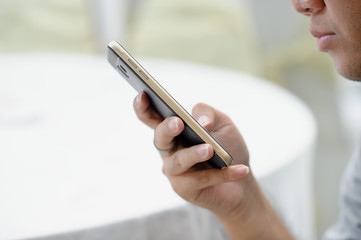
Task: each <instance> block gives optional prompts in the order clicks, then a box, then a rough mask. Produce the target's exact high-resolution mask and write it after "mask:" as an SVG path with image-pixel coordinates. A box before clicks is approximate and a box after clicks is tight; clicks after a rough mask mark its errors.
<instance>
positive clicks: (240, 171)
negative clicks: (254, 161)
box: [235, 166, 249, 176]
mask: <svg viewBox="0 0 361 240" xmlns="http://www.w3.org/2000/svg"><path fill="white" fill-rule="evenodd" d="M235 172H236V175H237V176H245V175H247V174H248V173H249V167H247V166H239V167H237V168H236V169H235Z"/></svg>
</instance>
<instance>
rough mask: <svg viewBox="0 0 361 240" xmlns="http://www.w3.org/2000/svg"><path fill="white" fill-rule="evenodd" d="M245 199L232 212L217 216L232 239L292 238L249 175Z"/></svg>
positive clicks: (284, 239)
mask: <svg viewBox="0 0 361 240" xmlns="http://www.w3.org/2000/svg"><path fill="white" fill-rule="evenodd" d="M246 181H249V182H248V183H247V186H248V187H247V189H246V192H245V194H246V195H247V196H246V197H245V201H244V202H243V204H242V206H241V207H240V208H239V209H235V210H234V211H233V213H234V214H229V215H227V216H218V217H219V219H220V221H221V222H222V224H223V226H224V227H225V229H226V231H227V233H228V236H229V237H230V239H232V240H240V239H247V240H250V239H257V240H262V239H267V240H270V239H277V240H279V239H282V240H288V239H293V237H292V236H291V234H290V233H289V231H288V230H287V228H286V227H285V226H284V224H283V223H282V221H281V219H280V218H279V217H278V215H277V213H276V212H275V211H274V209H273V208H272V206H271V205H270V204H269V202H268V201H267V199H266V198H265V196H264V195H263V193H262V191H261V189H260V187H259V186H258V184H257V181H256V180H255V179H254V177H253V176H252V175H250V176H249V179H248V180H246Z"/></svg>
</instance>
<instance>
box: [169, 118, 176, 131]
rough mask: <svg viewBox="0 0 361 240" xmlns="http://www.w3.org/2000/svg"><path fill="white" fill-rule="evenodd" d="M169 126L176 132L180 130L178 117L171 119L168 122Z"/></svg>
mask: <svg viewBox="0 0 361 240" xmlns="http://www.w3.org/2000/svg"><path fill="white" fill-rule="evenodd" d="M168 127H169V129H170V130H172V131H174V132H176V131H178V123H177V119H176V118H173V119H171V120H170V121H169V123H168Z"/></svg>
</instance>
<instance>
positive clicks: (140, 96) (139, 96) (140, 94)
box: [135, 93, 142, 104]
mask: <svg viewBox="0 0 361 240" xmlns="http://www.w3.org/2000/svg"><path fill="white" fill-rule="evenodd" d="M141 100H142V93H139V94H138V96H137V97H136V98H135V102H136V103H137V104H139V103H140V101H141Z"/></svg>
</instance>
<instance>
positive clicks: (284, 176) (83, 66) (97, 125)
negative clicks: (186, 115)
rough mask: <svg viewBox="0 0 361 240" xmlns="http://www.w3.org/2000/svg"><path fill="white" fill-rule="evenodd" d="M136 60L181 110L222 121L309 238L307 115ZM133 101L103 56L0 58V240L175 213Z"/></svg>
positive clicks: (311, 125)
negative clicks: (203, 110)
mask: <svg viewBox="0 0 361 240" xmlns="http://www.w3.org/2000/svg"><path fill="white" fill-rule="evenodd" d="M143 62H144V66H145V67H146V68H148V69H150V70H151V71H150V72H151V73H152V74H153V75H154V77H156V78H157V79H158V81H159V82H161V83H162V84H163V85H164V86H165V87H166V88H167V89H168V90H169V92H170V93H171V94H173V95H174V96H175V97H176V99H178V100H179V102H180V103H181V104H183V105H184V106H185V107H186V109H188V110H190V109H191V107H192V106H193V105H194V104H195V103H197V102H206V103H209V104H211V105H213V106H215V107H217V108H219V109H222V110H223V111H224V112H226V113H227V114H229V115H230V116H231V117H232V119H233V120H234V122H235V123H236V124H237V126H238V127H239V129H240V130H241V132H242V134H243V135H244V137H245V139H246V141H247V144H248V146H249V149H250V153H251V165H252V167H253V169H254V172H255V174H256V176H257V177H258V178H259V179H260V182H261V185H262V186H263V188H264V189H265V191H266V192H267V193H269V198H270V199H271V201H272V202H274V203H275V206H276V208H279V212H280V213H281V214H282V216H283V218H284V219H285V220H286V221H287V223H288V224H289V226H290V228H291V229H292V230H293V231H294V232H295V233H296V234H297V235H298V236H301V237H300V239H312V238H311V236H312V234H313V229H312V227H313V224H312V223H313V218H312V216H311V212H312V204H311V203H312V202H311V199H312V195H311V188H310V187H311V186H312V179H311V174H310V171H311V169H310V168H312V164H311V162H312V158H313V148H314V144H315V138H316V125H315V121H314V118H313V116H312V114H311V113H310V111H309V110H308V108H307V107H306V106H305V105H304V104H303V103H302V102H301V101H299V100H298V99H297V98H295V97H294V96H293V95H291V94H289V93H288V92H286V91H285V90H282V89H281V88H279V87H277V86H275V85H273V84H271V83H269V82H266V81H263V80H260V79H257V78H255V77H252V76H249V75H245V74H241V73H239V72H232V71H228V70H224V69H218V68H214V67H213V68H211V67H208V66H202V65H197V64H191V63H184V62H174V61H168V60H167V61H166V60H163V61H162V60H155V59H144V61H143ZM188 83H192V84H193V85H195V88H194V89H190V88H187V87H186V86H187V84H188ZM135 95H136V93H135V91H134V90H133V89H132V88H131V87H130V86H129V85H128V84H127V83H126V82H125V81H124V80H123V79H122V78H120V76H118V74H117V73H116V72H115V71H114V70H113V69H112V68H111V67H110V65H109V64H108V63H107V62H106V60H105V57H103V56H101V57H98V56H78V55H51V54H45V55H2V56H0V239H13V238H28V237H38V236H45V235H49V234H50V235H51V234H55V233H61V232H68V231H73V230H79V229H85V228H90V227H94V226H99V225H104V224H107V223H113V222H116V221H122V220H124V221H126V220H127V219H134V218H137V217H142V216H145V215H148V214H152V213H155V212H160V211H164V210H167V209H173V208H176V207H179V206H184V205H185V202H184V201H183V200H182V199H181V198H180V197H178V196H177V195H176V194H175V193H174V192H173V191H172V190H171V187H170V186H169V184H168V182H167V180H166V178H165V177H164V176H163V174H162V173H161V160H160V158H159V156H158V153H157V152H156V151H155V150H154V148H153V146H152V138H153V135H152V134H153V132H152V131H151V130H150V129H148V128H147V127H146V126H144V125H143V124H141V123H140V122H139V121H138V120H137V119H136V117H135V114H134V112H133V109H132V101H133V99H134V97H135Z"/></svg>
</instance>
